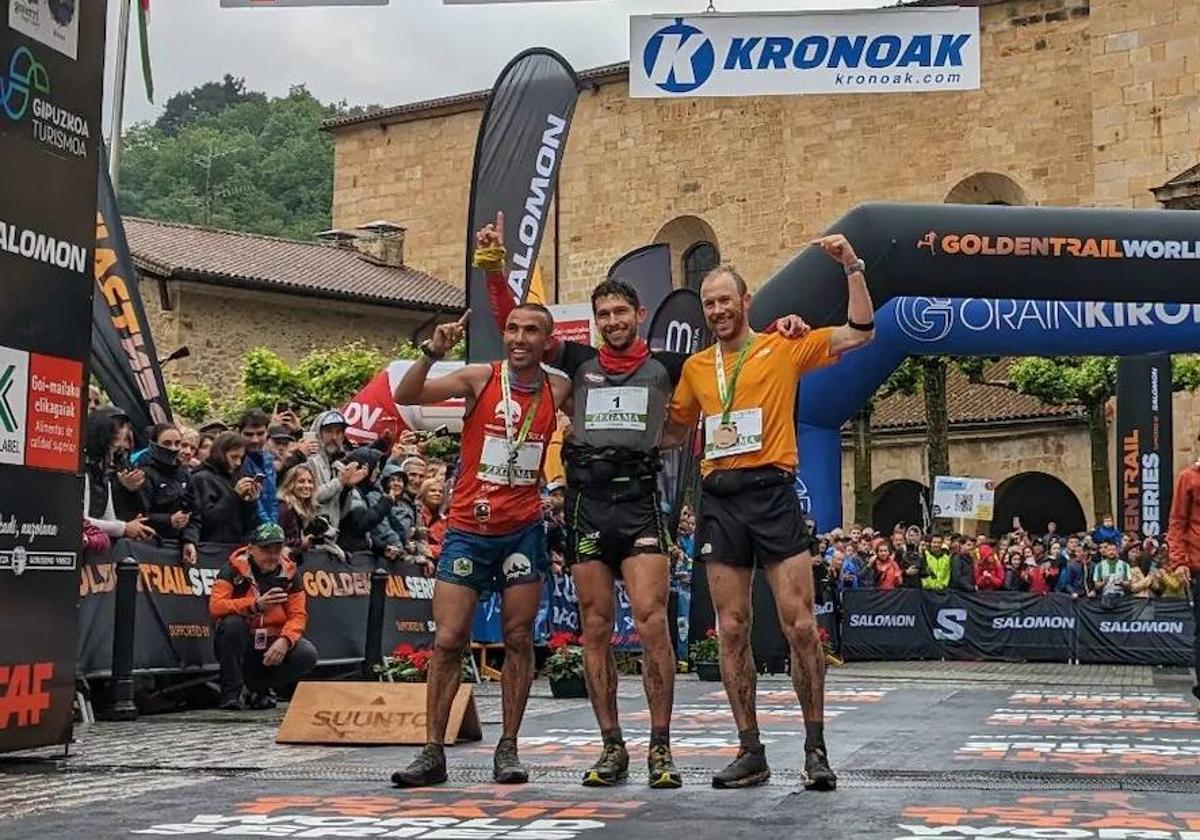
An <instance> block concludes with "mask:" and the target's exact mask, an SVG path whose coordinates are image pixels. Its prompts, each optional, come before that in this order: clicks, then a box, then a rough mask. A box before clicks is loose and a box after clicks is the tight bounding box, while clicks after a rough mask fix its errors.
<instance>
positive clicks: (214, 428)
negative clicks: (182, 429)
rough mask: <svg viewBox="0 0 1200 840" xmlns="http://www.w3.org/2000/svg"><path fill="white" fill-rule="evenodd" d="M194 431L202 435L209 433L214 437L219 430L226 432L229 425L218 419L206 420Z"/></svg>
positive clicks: (219, 432)
mask: <svg viewBox="0 0 1200 840" xmlns="http://www.w3.org/2000/svg"><path fill="white" fill-rule="evenodd" d="M196 431H198V432H199V433H200V434H202V435H211V436H212V437H214V438H215V437H216V436H217V435H219V434H221V432H228V431H229V426H228V425H226V424H225V423H223V422H221V421H220V420H207V421H205V422H204V423H203V424H201V426H200V427H199V428H198V429H197V430H196Z"/></svg>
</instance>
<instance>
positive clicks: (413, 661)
mask: <svg viewBox="0 0 1200 840" xmlns="http://www.w3.org/2000/svg"><path fill="white" fill-rule="evenodd" d="M432 658H433V651H431V650H417V651H413V653H412V654H411V655H410V656H409V657H408V663H409V664H410V665H412V666H413V667H414V668H416V669H417V670H418V671H420V672H422V673H424V672H425V671H426V670H428V669H429V660H430V659H432Z"/></svg>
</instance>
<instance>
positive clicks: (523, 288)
mask: <svg viewBox="0 0 1200 840" xmlns="http://www.w3.org/2000/svg"><path fill="white" fill-rule="evenodd" d="M578 94H579V79H578V78H577V77H576V76H575V71H574V70H572V69H571V66H570V65H569V64H567V62H566V59H564V58H563V57H562V56H560V55H559V54H558V53H556V52H552V51H551V50H547V49H541V48H538V49H531V50H526V51H525V52H522V53H521V54H520V55H518V56H517V57H516V58H514V59H513V60H512V61H510V62H509V63H508V65H507V66H506V67H505V68H504V69H503V70H502V71H500V76H499V78H497V79H496V84H495V86H493V88H492V93H491V96H490V97H488V102H487V106H486V107H485V108H484V109H483V119H482V121H481V122H480V126H479V138H478V140H477V141H476V146H475V168H474V174H473V175H472V177H471V199H470V210H469V211H468V213H467V249H466V254H467V263H466V275H465V276H466V277H467V307H468V308H469V309H473V310H474V312H475V317H473V318H471V323H470V325H469V327H468V330H467V357H468V358H469V359H470V360H471V361H473V362H477V361H481V360H484V361H490V360H492V359H498V358H500V357H501V356H503V355H504V346H503V343H502V342H501V340H500V330H499V328H498V327H497V325H496V321H495V318H493V317H492V314H491V306H490V304H489V303H488V293H487V279H486V277H485V276H484V272H483V271H481V270H480V269H477V268H475V267H473V266H472V264H471V256H472V254H473V253H474V251H475V231H477V230H479V229H480V228H481V227H483V226H484V225H486V224H488V223H490V222H492V221H494V220H495V218H496V212H497V211H499V210H503V211H504V215H505V220H506V221H505V225H506V233H505V238H506V241H505V246H506V247H507V248H508V263H509V264H508V266H507V268H508V286H509V288H508V292H509V294H511V295H512V298H513V300H514V301H516V302H517V303H524V302H525V301H526V299H527V298H528V297H529V293H530V289H531V286H532V283H533V279H534V272H535V270H536V268H537V258H538V250H539V249H540V248H541V244H542V234H543V233H544V231H545V229H546V221H547V218H548V211H549V209H550V202H551V201H552V200H553V199H554V193H555V188H556V186H557V182H558V168H559V166H560V165H561V163H562V156H563V152H564V151H565V149H566V145H567V134H568V132H569V130H570V128H571V117H572V115H573V114H574V113H575V100H576V98H577V96H578ZM543 298H544V294H543ZM542 302H543V303H548V302H549V301H548V300H545V299H543V301H542Z"/></svg>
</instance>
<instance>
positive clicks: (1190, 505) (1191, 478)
mask: <svg viewBox="0 0 1200 840" xmlns="http://www.w3.org/2000/svg"><path fill="white" fill-rule="evenodd" d="M1167 551H1168V554H1167V556H1168V558H1169V561H1168V565H1169V566H1170V569H1171V572H1172V574H1173V575H1174V576H1175V577H1176V579H1177V580H1178V579H1180V578H1182V579H1183V580H1184V581H1189V580H1193V579H1194V578H1196V576H1197V575H1200V461H1197V462H1195V463H1193V464H1190V465H1188V466H1187V467H1186V468H1184V469H1183V470H1182V471H1181V472H1180V473H1179V477H1178V478H1176V479H1175V491H1174V493H1173V495H1172V496H1171V518H1170V522H1169V525H1168V528H1167ZM1192 609H1193V610H1194V612H1195V614H1196V633H1195V637H1196V638H1195V642H1194V649H1193V652H1192V664H1193V666H1194V667H1195V669H1196V685H1195V686H1194V687H1193V688H1192V694H1194V695H1196V699H1197V700H1200V595H1197V593H1196V584H1195V583H1194V582H1193V583H1192Z"/></svg>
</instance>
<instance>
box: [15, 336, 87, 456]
mask: <svg viewBox="0 0 1200 840" xmlns="http://www.w3.org/2000/svg"><path fill="white" fill-rule="evenodd" d="M82 383H83V365H82V364H81V363H80V362H77V361H74V360H71V359H59V358H56V357H54V356H44V355H42V354H40V353H26V352H25V351H24V350H14V349H13V348H11V347H0V464H13V465H15V466H21V465H24V466H27V467H37V468H40V469H48V470H60V471H62V472H74V471H75V470H76V468H77V467H78V465H79V458H80V437H81V434H82V433H81V429H82V423H83V419H82V413H83V385H82Z"/></svg>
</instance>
